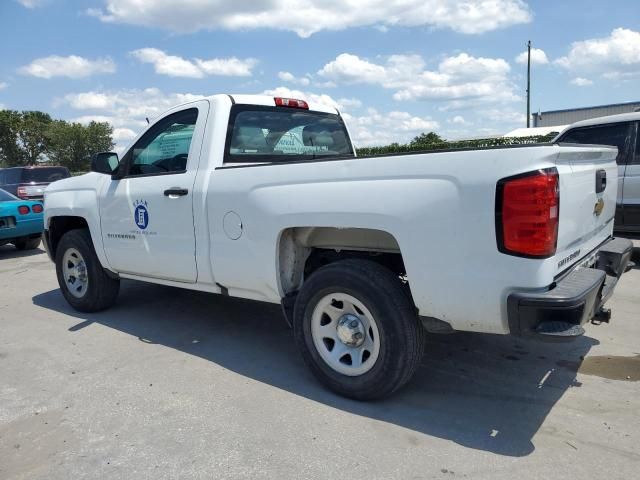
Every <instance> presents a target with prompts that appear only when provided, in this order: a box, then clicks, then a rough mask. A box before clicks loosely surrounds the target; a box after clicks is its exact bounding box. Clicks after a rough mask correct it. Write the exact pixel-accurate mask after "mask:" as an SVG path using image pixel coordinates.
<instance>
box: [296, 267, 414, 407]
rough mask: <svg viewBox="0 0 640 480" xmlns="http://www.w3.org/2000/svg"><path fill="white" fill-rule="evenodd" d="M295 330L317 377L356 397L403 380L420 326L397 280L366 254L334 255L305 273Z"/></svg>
mask: <svg viewBox="0 0 640 480" xmlns="http://www.w3.org/2000/svg"><path fill="white" fill-rule="evenodd" d="M294 334H295V338H296V342H297V344H298V347H299V349H300V351H301V352H302V356H303V358H304V360H305V362H306V363H307V365H309V367H310V368H311V370H312V371H313V373H314V374H315V375H316V376H317V377H318V379H319V380H320V381H321V382H322V383H324V384H325V385H327V386H328V387H329V388H331V389H332V390H334V391H335V392H337V393H339V394H341V395H344V396H347V397H351V398H355V399H359V400H371V399H376V398H381V397H384V396H387V395H389V394H391V393H393V392H394V391H396V390H397V389H399V388H400V387H402V386H403V385H404V384H405V383H406V382H407V381H408V380H409V379H410V378H411V377H412V376H413V374H414V372H415V371H416V369H417V368H418V366H419V364H420V360H421V358H422V353H423V348H424V347H423V345H424V331H423V327H422V325H421V324H420V323H419V320H418V317H417V315H416V311H415V308H414V306H413V303H412V301H411V298H410V296H409V295H407V293H406V292H405V290H404V286H403V284H402V282H401V281H400V279H399V278H398V277H397V276H396V275H394V274H393V272H391V271H390V270H388V269H387V268H385V267H382V266H381V265H378V264H376V263H374V262H371V261H366V260H355V259H354V260H343V261H339V262H335V263H332V264H329V265H327V266H325V267H322V268H320V269H319V270H317V271H316V272H314V273H313V274H312V275H311V277H310V278H309V279H308V280H307V281H306V282H305V284H304V285H303V287H302V289H301V291H300V293H299V294H298V297H297V299H296V304H295V309H294Z"/></svg>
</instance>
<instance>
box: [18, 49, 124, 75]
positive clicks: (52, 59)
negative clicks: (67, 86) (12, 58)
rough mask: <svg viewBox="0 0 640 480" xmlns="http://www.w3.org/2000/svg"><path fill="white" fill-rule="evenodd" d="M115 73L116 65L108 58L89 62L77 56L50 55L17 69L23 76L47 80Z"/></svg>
mask: <svg viewBox="0 0 640 480" xmlns="http://www.w3.org/2000/svg"><path fill="white" fill-rule="evenodd" d="M115 71H116V64H115V63H114V62H113V60H111V59H110V58H108V57H106V58H97V59H95V60H89V59H87V58H83V57H79V56H77V55H70V56H68V57H61V56H58V55H51V56H49V57H43V58H38V59H36V60H34V61H33V62H31V63H30V64H29V65H25V66H24V67H21V68H20V69H19V72H20V73H22V74H23V75H31V76H33V77H38V78H47V79H49V78H53V77H68V78H85V77H89V76H91V75H97V74H102V73H115Z"/></svg>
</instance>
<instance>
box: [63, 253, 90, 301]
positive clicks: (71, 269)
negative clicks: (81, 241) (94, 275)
mask: <svg viewBox="0 0 640 480" xmlns="http://www.w3.org/2000/svg"><path fill="white" fill-rule="evenodd" d="M62 277H63V278H64V283H65V286H66V287H67V291H68V292H69V293H70V294H71V295H73V296H74V297H76V298H82V297H84V295H85V294H86V293H87V288H88V287H89V275H88V272H87V265H86V263H85V261H84V257H83V256H82V254H81V253H80V252H79V251H78V250H76V249H75V248H68V249H67V251H66V252H64V256H63V257H62Z"/></svg>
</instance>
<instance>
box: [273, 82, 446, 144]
mask: <svg viewBox="0 0 640 480" xmlns="http://www.w3.org/2000/svg"><path fill="white" fill-rule="evenodd" d="M262 93H263V94H265V95H273V96H276V97H287V98H298V99H301V100H307V101H308V102H311V103H318V104H321V105H326V106H328V107H333V108H337V109H338V110H339V111H340V113H341V114H342V117H343V118H344V121H345V123H346V124H347V126H348V127H349V131H350V133H351V136H352V137H353V141H354V143H355V144H356V145H358V146H360V147H364V146H370V145H385V144H389V143H392V142H399V143H404V142H408V141H409V140H411V139H412V138H413V137H414V136H416V135H418V134H419V133H421V132H424V131H432V130H435V129H437V128H438V127H439V126H440V125H439V123H438V122H437V121H435V120H433V119H431V118H429V117H420V116H417V115H412V114H410V113H408V112H400V111H391V112H385V113H380V112H378V111H377V110H375V109H373V108H370V109H367V111H366V112H364V113H361V114H356V113H355V111H357V110H358V109H360V108H361V107H362V102H361V101H360V100H358V99H356V98H339V99H337V100H336V99H334V98H333V97H331V96H330V95H327V94H324V93H320V94H317V93H311V92H303V91H300V90H292V89H290V88H287V87H277V88H274V89H272V90H266V91H264V92H262Z"/></svg>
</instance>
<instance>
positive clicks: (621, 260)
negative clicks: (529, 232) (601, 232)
mask: <svg viewBox="0 0 640 480" xmlns="http://www.w3.org/2000/svg"><path fill="white" fill-rule="evenodd" d="M632 251H633V243H632V242H631V240H628V239H626V238H612V239H611V240H609V241H608V242H606V243H605V244H603V245H602V246H601V247H600V248H599V249H598V251H597V253H596V264H595V266H594V267H593V268H576V269H574V270H573V271H572V272H570V273H569V274H568V275H567V276H565V277H564V278H562V279H561V280H560V281H558V282H557V283H555V284H554V285H553V286H552V287H551V288H550V289H549V290H547V291H546V292H536V293H531V292H515V293H512V294H510V295H509V297H508V299H507V312H508V317H509V330H510V332H511V333H512V334H514V335H523V336H527V335H536V334H538V333H539V332H540V331H542V330H545V328H546V327H549V326H550V325H551V323H552V322H553V323H554V324H556V325H559V324H570V325H572V326H580V325H583V324H585V323H587V322H589V321H590V320H591V319H593V318H594V317H595V316H596V315H597V314H598V313H599V312H600V310H601V308H602V306H603V305H604V303H605V302H606V301H607V300H608V299H609V298H610V297H611V295H612V294H613V290H614V288H615V286H616V284H617V283H618V280H619V279H620V277H621V276H622V274H623V273H624V271H625V269H626V267H627V264H628V263H629V259H630V258H631V252H632Z"/></svg>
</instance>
